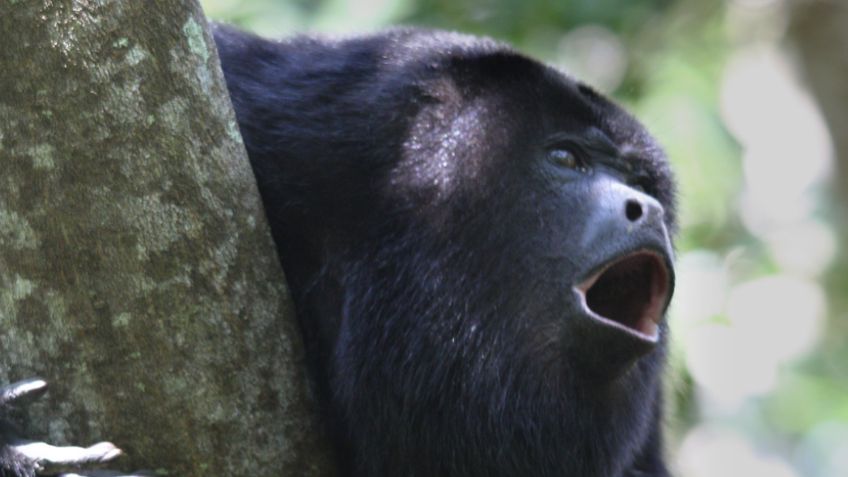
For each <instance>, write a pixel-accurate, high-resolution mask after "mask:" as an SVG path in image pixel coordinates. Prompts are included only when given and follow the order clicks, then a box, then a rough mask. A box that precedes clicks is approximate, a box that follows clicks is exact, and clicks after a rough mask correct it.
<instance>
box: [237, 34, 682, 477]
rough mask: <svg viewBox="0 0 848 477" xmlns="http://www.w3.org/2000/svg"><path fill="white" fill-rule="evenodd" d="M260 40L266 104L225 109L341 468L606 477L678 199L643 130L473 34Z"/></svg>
mask: <svg viewBox="0 0 848 477" xmlns="http://www.w3.org/2000/svg"><path fill="white" fill-rule="evenodd" d="M277 48H282V49H284V50H285V51H284V55H281V56H283V57H284V58H285V60H284V61H283V63H284V65H283V66H280V67H279V68H278V69H276V70H272V71H268V72H267V75H268V77H269V78H271V77H275V78H277V77H284V80H279V79H277V80H271V79H269V80H268V81H267V83H268V86H269V87H270V88H276V89H277V90H281V92H279V93H278V95H279V97H276V98H274V97H272V98H268V100H269V101H271V102H273V101H280V102H283V101H285V104H280V105H279V106H278V107H279V108H281V109H284V111H280V112H274V110H273V109H274V108H273V107H271V106H267V105H261V106H257V107H255V108H254V109H253V110H247V106H245V105H242V106H241V109H242V110H243V111H242V112H240V114H239V116H240V117H239V122H240V126H241V128H242V133H243V134H244V136H245V142H246V144H247V146H248V151H249V152H250V155H251V160H252V162H253V164H254V168H255V169H256V170H257V175H258V178H259V184H260V189H261V190H262V193H263V196H264V197H265V203H266V208H267V209H268V215H269V218H270V220H271V223H272V228H273V229H274V235H275V238H276V239H277V242H278V244H279V246H280V252H281V259H282V261H283V265H284V267H285V268H286V273H287V275H288V278H289V281H290V283H291V285H292V288H293V291H294V295H295V300H296V302H297V305H298V311H299V313H300V315H301V321H302V323H303V327H304V330H305V332H306V337H307V342H308V344H309V346H310V349H311V350H312V351H311V352H312V354H313V358H314V359H315V360H316V362H317V363H318V364H317V365H316V366H315V367H316V368H317V370H318V371H317V373H318V374H319V378H318V379H319V381H321V382H322V383H323V388H324V393H325V395H326V399H327V400H328V401H329V402H330V404H331V406H332V408H333V412H334V413H336V415H337V419H338V420H339V421H340V422H342V423H343V425H344V427H345V430H344V432H345V433H346V435H347V436H349V439H348V445H349V446H350V447H351V451H350V452H351V454H352V455H354V456H356V457H355V458H354V460H356V461H357V464H356V465H357V466H359V468H361V469H364V470H365V471H367V472H365V474H366V475H382V473H384V472H388V469H395V470H396V469H399V468H400V469H404V468H406V469H412V468H413V467H410V464H409V463H408V461H409V460H410V456H417V457H416V458H415V459H412V460H414V461H416V462H418V464H417V465H418V467H417V469H418V470H417V472H416V473H415V475H446V474H444V473H445V472H447V473H450V472H456V473H457V474H459V475H486V474H485V472H484V470H486V469H488V471H489V472H490V474H489V475H501V474H499V473H503V474H504V475H553V474H555V473H556V472H559V473H560V474H557V475H580V476H595V475H598V476H600V475H604V476H612V475H618V472H620V471H621V469H622V468H623V466H627V465H631V464H632V463H633V462H635V461H637V460H638V459H640V458H642V457H640V456H642V455H647V454H646V452H647V451H645V449H646V446H648V445H649V444H647V443H648V442H654V441H656V442H658V441H659V436H658V433H659V430H658V425H657V423H658V408H659V404H658V403H659V401H660V386H659V378H660V370H661V367H662V363H663V360H664V359H663V358H664V349H665V342H666V337H667V334H668V331H667V330H668V328H667V324H666V321H665V319H664V314H665V310H666V307H667V305H668V302H669V300H670V297H671V294H672V290H673V286H674V268H673V265H672V254H673V253H672V244H671V239H670V235H671V231H672V230H673V229H674V227H675V215H674V186H673V180H672V177H671V172H670V170H669V167H668V165H667V161H666V158H665V156H664V154H663V152H662V150H661V148H660V147H659V146H658V145H657V143H656V142H655V141H654V140H653V139H652V138H651V136H650V135H649V134H648V133H647V132H646V130H645V129H644V128H643V127H642V125H640V124H639V122H638V121H636V120H635V119H634V118H633V117H631V116H630V115H628V114H627V113H626V112H624V111H623V110H622V109H621V108H619V107H618V106H616V105H615V104H613V103H612V102H611V101H609V100H607V99H605V98H604V97H603V96H601V95H600V94H598V93H596V92H594V91H593V90H592V89H590V88H589V87H588V86H586V85H584V84H582V83H580V82H578V81H576V80H574V79H572V78H570V77H568V76H566V75H564V74H562V73H560V72H559V71H557V70H555V69H553V68H550V67H548V66H545V65H543V64H541V63H538V62H536V61H534V60H531V59H529V58H527V57H525V56H522V55H520V54H518V53H515V52H514V51H512V50H511V49H509V48H507V47H505V46H503V45H501V44H498V43H495V42H492V41H489V40H480V39H476V38H471V37H467V36H462V35H456V34H450V33H438V32H429V31H420V30H395V31H392V32H389V33H384V34H380V35H376V36H372V37H360V38H356V39H352V40H345V41H341V42H316V41H315V40H312V39H300V40H295V41H293V42H290V43H283V44H282V46H280V45H278V46H277ZM307 53H308V54H309V56H307ZM301 56H303V57H302V58H301ZM301 60H302V61H304V62H306V64H310V63H308V62H312V63H311V64H312V66H311V67H306V66H299V67H298V68H300V69H295V70H292V69H291V68H290V65H292V64H300V62H301ZM281 61H282V60H281ZM285 66H289V67H288V68H286V67H285ZM310 68H311V69H310ZM231 90H232V87H231ZM244 94H245V95H246V94H247V93H244ZM233 96H234V103H235V105H236V110H237V111H239V109H240V105H239V103H240V102H241V103H245V102H246V100H244V99H240V97H239V95H238V91H235V92H234V93H233ZM263 108H265V109H263ZM257 109H258V112H257V111H256V110H257ZM263 128H266V129H267V131H264V130H263ZM263 135H264V136H263ZM398 426H400V427H398ZM651 445H654V444H651ZM377 455H380V456H381V457H379V458H376V457H375V458H370V459H369V458H368V457H361V456H377ZM645 458H646V457H645ZM472 469H474V470H473V471H472ZM533 469H535V470H536V472H534V471H533ZM430 471H432V472H435V473H429V472H430ZM368 472H371V473H370V474H369V473H368ZM463 472H465V473H463ZM388 473H390V472H388ZM440 473H442V474H440ZM397 475H400V474H397ZM410 475H411V474H410ZM652 475H653V474H652Z"/></svg>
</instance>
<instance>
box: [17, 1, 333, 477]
mask: <svg viewBox="0 0 848 477" xmlns="http://www.w3.org/2000/svg"><path fill="white" fill-rule="evenodd" d="M0 45H2V48H0V383H3V382H10V381H13V380H17V379H21V378H25V377H29V376H35V375H37V376H41V377H43V378H45V379H47V380H48V382H49V383H50V385H51V391H50V392H49V393H48V395H47V396H46V398H45V400H44V401H43V402H42V403H41V404H39V405H37V406H36V407H35V409H31V410H29V411H28V415H29V421H28V424H27V430H29V431H30V433H31V434H30V435H28V436H27V437H41V438H44V439H46V440H49V441H51V442H52V443H56V444H71V443H72V444H80V445H82V444H90V443H93V442H96V441H99V440H111V441H112V442H114V443H115V444H117V445H118V446H119V447H121V448H122V449H124V451H125V452H126V453H127V455H128V457H126V458H124V459H123V460H122V461H121V463H120V465H119V467H121V468H124V469H135V468H148V469H159V470H161V471H164V472H167V473H168V475H179V476H207V475H230V476H248V475H250V476H260V475H268V476H271V475H328V472H330V465H329V462H330V459H329V458H328V453H327V446H326V443H325V442H324V441H323V440H322V438H321V436H320V433H319V432H318V431H317V430H316V429H317V426H316V420H315V418H314V412H313V407H314V405H313V403H312V401H311V399H310V396H309V395H308V391H307V386H306V384H305V379H306V378H305V376H304V373H303V363H302V361H303V359H302V353H303V351H302V345H301V343H300V342H299V341H298V340H299V338H298V333H297V329H296V325H295V323H294V321H293V313H292V310H291V307H290V304H289V300H288V297H287V294H286V293H287V292H286V289H285V285H284V282H283V279H282V271H281V269H280V266H279V264H278V262H277V259H276V256H275V254H274V248H273V244H272V241H271V238H270V235H269V232H268V228H267V225H266V223H265V219H264V216H263V212H262V205H261V203H260V202H259V198H258V193H257V191H256V188H255V184H254V179H253V176H252V173H251V171H250V166H249V163H248V162H247V158H246V156H245V152H244V148H243V146H242V143H241V138H240V136H239V133H238V128H237V125H236V123H235V120H234V116H233V113H232V110H231V106H230V102H229V99H228V96H227V94H226V89H225V86H224V83H223V79H222V75H221V73H220V67H219V64H218V58H217V55H216V52H215V48H214V43H213V42H212V40H211V37H210V36H209V34H208V31H207V28H206V21H205V19H204V16H203V14H202V12H201V10H200V7H199V6H198V5H197V4H196V2H195V1H176V0H174V1H168V2H141V1H138V2H136V1H132V2H131V1H125V2H117V1H115V2H106V1H91V2H88V1H80V0H76V1H72V0H54V1H43V2H35V1H26V2H25V1H20V0H2V1H0Z"/></svg>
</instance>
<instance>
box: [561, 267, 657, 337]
mask: <svg viewBox="0 0 848 477" xmlns="http://www.w3.org/2000/svg"><path fill="white" fill-rule="evenodd" d="M670 278H671V275H670V273H669V270H668V267H666V264H665V261H664V260H663V259H662V257H661V256H660V255H659V254H657V253H656V252H652V251H649V250H641V251H638V252H635V253H631V254H628V255H625V256H622V257H619V258H616V259H615V260H612V261H610V262H608V263H607V264H606V265H604V266H603V267H602V268H601V269H600V270H599V271H597V272H596V273H594V274H593V275H592V276H590V277H589V278H587V279H586V280H584V281H583V282H582V283H580V284H579V285H577V286H576V287H575V289H576V290H577V292H578V294H579V295H580V297H581V298H582V300H583V307H584V309H585V310H586V311H587V312H588V314H589V316H590V317H592V318H594V319H595V320H598V321H600V322H602V323H604V324H606V325H609V326H612V327H615V328H619V329H621V330H622V331H625V332H627V333H630V334H632V335H635V336H636V337H638V338H640V339H643V340H647V341H651V342H656V341H657V340H658V339H659V323H660V321H661V320H662V315H663V312H664V311H665V307H666V305H667V304H668V301H669V293H670V289H671V283H670Z"/></svg>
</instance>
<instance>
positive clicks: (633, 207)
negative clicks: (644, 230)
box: [624, 199, 642, 222]
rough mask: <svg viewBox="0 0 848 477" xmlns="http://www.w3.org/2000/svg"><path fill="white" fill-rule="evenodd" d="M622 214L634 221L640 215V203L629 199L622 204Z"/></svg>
mask: <svg viewBox="0 0 848 477" xmlns="http://www.w3.org/2000/svg"><path fill="white" fill-rule="evenodd" d="M624 215H626V216H627V220H629V221H631V222H636V221H637V220H639V218H640V217H642V204H640V203H639V201H638V200H634V199H629V200H628V201H627V203H626V204H625V205H624Z"/></svg>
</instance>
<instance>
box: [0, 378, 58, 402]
mask: <svg viewBox="0 0 848 477" xmlns="http://www.w3.org/2000/svg"><path fill="white" fill-rule="evenodd" d="M46 391H47V382H46V381H44V380H43V379H40V378H32V379H25V380H23V381H18V382H16V383H12V384H9V385H8V386H3V387H0V406H4V405H6V404H10V403H13V402H14V403H17V404H26V403H28V402H31V401H35V400H36V399H38V398H40V397H41V396H42V395H43V394H44V393H45V392H46Z"/></svg>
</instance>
